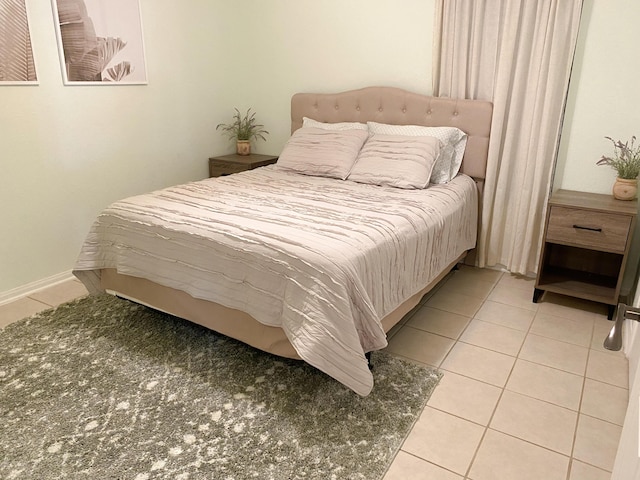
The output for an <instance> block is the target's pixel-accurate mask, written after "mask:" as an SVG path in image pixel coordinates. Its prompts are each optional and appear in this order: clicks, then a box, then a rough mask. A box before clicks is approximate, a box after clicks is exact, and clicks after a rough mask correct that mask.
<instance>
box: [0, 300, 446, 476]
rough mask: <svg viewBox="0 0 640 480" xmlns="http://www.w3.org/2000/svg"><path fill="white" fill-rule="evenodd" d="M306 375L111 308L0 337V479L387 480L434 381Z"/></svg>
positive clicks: (401, 368) (68, 313)
mask: <svg viewBox="0 0 640 480" xmlns="http://www.w3.org/2000/svg"><path fill="white" fill-rule="evenodd" d="M373 363H374V365H375V368H374V376H375V386H374V389H373V392H372V393H371V394H370V395H369V396H368V397H364V398H362V397H359V396H357V395H356V394H355V393H353V392H352V391H351V390H348V389H347V388H346V387H344V386H342V385H341V384H340V383H338V382H336V381H335V380H333V379H332V378H330V377H328V376H326V375H324V374H323V373H321V372H319V371H318V370H316V369H314V368H312V367H310V366H308V365H306V364H304V363H303V362H298V361H293V360H287V359H282V358H279V357H276V356H273V355H269V354H266V353H263V352H261V351H258V350H255V349H253V348H250V347H248V346H246V345H244V344H242V343H239V342H236V341H234V340H232V339H229V338H227V337H223V336H221V335H218V334H216V333H214V332H211V331H209V330H207V329H205V328H202V327H199V326H197V325H195V324H191V323H189V322H186V321H183V320H180V319H177V318H175V317H171V316H169V315H165V314H162V313H159V312H156V311H153V310H151V309H148V308H145V307H142V306H139V305H136V304H133V303H130V302H127V301H125V300H120V299H117V298H114V297H111V296H108V295H100V296H92V297H86V298H83V299H80V300H77V301H74V302H71V303H67V304H64V305H61V306H60V307H58V308H56V309H52V310H48V311H46V312H43V313H41V314H38V315H36V316H34V317H31V318H30V319H26V320H22V321H20V322H17V323H15V324H12V325H9V326H8V327H7V328H6V329H4V330H0V478H2V479H14V478H16V479H38V480H41V479H54V478H55V479H58V478H70V479H100V480H102V479H122V480H124V479H131V480H151V479H165V478H171V479H179V480H185V479H190V480H191V479H224V480H241V479H259V480H265V479H276V480H280V479H322V480H327V479H366V480H374V479H380V478H382V477H383V476H384V474H385V472H386V470H387V468H388V467H389V465H390V463H391V461H392V460H393V457H394V456H395V454H396V452H397V450H398V449H399V447H400V446H401V444H402V441H403V440H404V438H405V437H406V435H407V434H408V432H409V430H410V428H411V427H412V425H413V424H414V422H415V421H416V419H417V417H418V416H419V415H420V413H421V410H422V407H423V406H424V404H425V402H426V401H427V399H428V398H429V395H430V394H431V392H432V390H433V389H434V387H435V386H436V384H437V383H438V381H439V379H440V374H439V373H437V372H435V371H433V370H429V369H426V368H421V367H419V366H416V365H413V364H410V363H407V362H404V361H402V360H399V359H396V358H394V357H392V356H390V355H387V354H384V353H374V355H373Z"/></svg>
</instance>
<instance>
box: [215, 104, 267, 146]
mask: <svg viewBox="0 0 640 480" xmlns="http://www.w3.org/2000/svg"><path fill="white" fill-rule="evenodd" d="M235 111H236V113H235V114H234V115H233V122H231V123H221V124H219V125H218V126H217V127H216V130H222V132H223V133H224V134H225V135H228V136H229V138H232V139H233V138H235V139H237V140H251V139H252V138H256V139H257V138H260V139H262V140H266V138H265V135H268V134H269V132H267V131H266V130H265V129H264V125H261V124H259V123H256V114H255V112H253V113H252V112H251V109H249V110H247V113H245V114H244V115H242V114H241V113H240V111H239V110H238V109H237V108H236V109H235Z"/></svg>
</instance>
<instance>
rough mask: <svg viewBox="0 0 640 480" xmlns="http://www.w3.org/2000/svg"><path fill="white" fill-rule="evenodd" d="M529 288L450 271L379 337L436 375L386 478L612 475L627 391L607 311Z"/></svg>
mask: <svg viewBox="0 0 640 480" xmlns="http://www.w3.org/2000/svg"><path fill="white" fill-rule="evenodd" d="M533 285H534V281H533V280H532V279H528V278H523V277H519V276H516V275H510V274H508V273H502V272H498V271H494V270H487V269H476V268H469V267H461V268H460V269H459V270H457V271H454V272H453V273H452V274H451V275H449V276H448V277H447V278H446V279H445V280H444V281H443V282H442V284H441V285H440V286H439V287H438V288H437V289H436V290H435V292H434V293H432V294H431V295H430V296H427V297H426V298H425V299H423V301H422V306H421V307H420V308H419V309H416V310H414V311H413V312H412V313H411V314H409V315H407V317H405V318H404V319H403V320H402V322H401V323H400V324H399V325H397V326H396V327H394V329H393V330H392V331H391V332H390V340H389V346H388V347H387V351H388V352H390V353H392V354H394V355H398V356H400V357H403V358H405V359H407V360H409V361H412V362H417V363H421V364H426V365H430V366H434V367H438V368H440V369H441V371H442V372H443V373H444V377H443V378H442V380H441V382H440V384H439V385H438V387H437V388H436V390H435V391H434V393H433V395H432V396H431V399H430V400H429V401H428V403H427V406H426V407H425V409H424V411H423V413H422V415H421V417H420V418H419V420H418V421H417V422H416V424H415V426H414V428H413V430H412V431H411V433H410V434H409V437H408V438H407V439H406V441H405V442H404V445H403V446H402V449H401V451H400V452H399V454H398V455H397V457H396V459H395V461H394V462H393V464H392V466H391V468H390V469H389V471H388V472H387V475H386V476H385V480H423V479H424V480H426V479H436V480H440V479H442V480H445V479H446V480H455V479H458V480H462V479H468V480H514V479H518V480H542V479H544V480H556V479H557V480H607V479H610V478H611V470H612V468H613V462H614V458H615V453H616V449H617V445H618V440H619V438H620V433H621V431H622V423H623V421H624V414H625V411H626V406H627V401H628V396H629V391H628V363H627V361H626V359H625V357H624V355H623V354H622V353H621V352H610V351H608V350H605V349H604V348H603V346H602V342H603V341H604V339H605V337H606V336H607V334H608V333H609V329H610V328H611V326H612V323H611V322H609V321H608V320H607V317H606V307H605V306H603V305H600V304H596V303H592V302H587V301H582V300H576V299H572V298H569V297H563V296H560V295H553V294H545V296H544V297H543V298H542V300H541V302H540V303H538V304H535V303H533V302H532V301H531V299H532V296H533Z"/></svg>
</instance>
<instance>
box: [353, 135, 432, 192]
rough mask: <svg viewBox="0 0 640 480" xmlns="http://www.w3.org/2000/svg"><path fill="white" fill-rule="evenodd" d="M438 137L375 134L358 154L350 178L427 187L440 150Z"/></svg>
mask: <svg viewBox="0 0 640 480" xmlns="http://www.w3.org/2000/svg"><path fill="white" fill-rule="evenodd" d="M440 147H441V142H440V140H438V139H437V138H435V137H418V136H407V135H380V134H375V133H374V134H373V135H371V136H370V137H369V139H368V140H367V141H366V143H365V144H364V146H363V147H362V150H360V153H359V154H358V159H357V160H356V164H355V165H354V166H353V168H352V169H351V173H350V174H349V177H348V178H347V179H348V180H353V181H354V182H359V183H371V184H374V185H388V186H390V187H398V188H407V189H410V188H426V187H428V186H429V178H430V177H431V172H432V170H433V167H434V165H435V163H436V158H437V157H438V154H439V153H440Z"/></svg>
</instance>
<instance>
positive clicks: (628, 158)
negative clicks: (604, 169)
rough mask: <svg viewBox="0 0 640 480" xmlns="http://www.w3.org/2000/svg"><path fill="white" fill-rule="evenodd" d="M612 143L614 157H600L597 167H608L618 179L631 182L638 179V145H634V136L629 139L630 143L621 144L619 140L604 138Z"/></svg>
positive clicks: (639, 158) (639, 154) (639, 168)
mask: <svg viewBox="0 0 640 480" xmlns="http://www.w3.org/2000/svg"><path fill="white" fill-rule="evenodd" d="M604 138H606V139H607V140H611V142H612V143H613V150H614V155H613V156H611V157H607V156H604V155H603V156H602V158H601V159H600V160H598V161H597V162H596V164H597V165H609V166H610V167H611V168H613V169H614V170H615V171H616V172H618V177H620V178H625V179H628V180H633V179H634V178H638V175H639V174H640V145H638V146H637V147H636V146H635V145H634V144H635V142H636V137H635V135H634V136H633V137H631V141H630V142H629V141H627V142H625V143H622V142H621V141H620V140H614V139H613V138H611V137H604Z"/></svg>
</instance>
